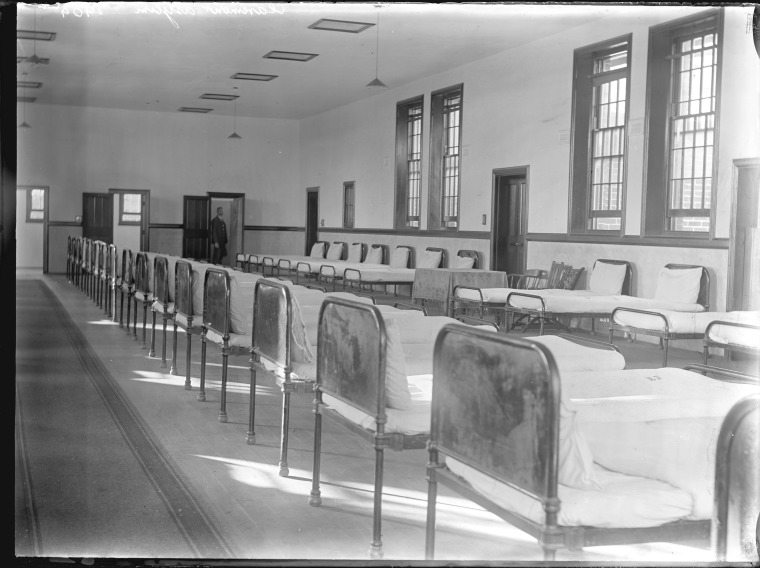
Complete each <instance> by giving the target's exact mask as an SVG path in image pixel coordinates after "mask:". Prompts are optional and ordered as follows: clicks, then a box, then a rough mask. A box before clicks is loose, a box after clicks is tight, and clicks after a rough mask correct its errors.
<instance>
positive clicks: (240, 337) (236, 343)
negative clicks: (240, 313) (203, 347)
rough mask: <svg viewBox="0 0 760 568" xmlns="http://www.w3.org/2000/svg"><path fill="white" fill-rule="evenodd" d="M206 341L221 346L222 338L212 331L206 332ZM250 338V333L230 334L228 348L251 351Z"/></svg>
mask: <svg viewBox="0 0 760 568" xmlns="http://www.w3.org/2000/svg"><path fill="white" fill-rule="evenodd" d="M206 340H207V341H210V342H211V343H213V344H215V345H222V336H221V334H219V333H216V332H215V331H212V330H210V329H209V330H207V331H206ZM251 343H252V338H251V334H250V333H232V332H230V340H229V343H228V345H229V346H230V347H237V348H239V349H248V350H249V351H250V349H251Z"/></svg>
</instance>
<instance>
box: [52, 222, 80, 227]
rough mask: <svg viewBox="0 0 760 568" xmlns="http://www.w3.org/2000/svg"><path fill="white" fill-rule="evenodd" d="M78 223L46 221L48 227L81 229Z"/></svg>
mask: <svg viewBox="0 0 760 568" xmlns="http://www.w3.org/2000/svg"><path fill="white" fill-rule="evenodd" d="M81 226H82V223H81V222H79V221H48V227H81Z"/></svg>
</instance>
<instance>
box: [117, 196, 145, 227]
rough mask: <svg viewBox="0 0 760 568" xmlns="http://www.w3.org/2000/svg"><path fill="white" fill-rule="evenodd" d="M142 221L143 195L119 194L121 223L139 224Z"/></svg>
mask: <svg viewBox="0 0 760 568" xmlns="http://www.w3.org/2000/svg"><path fill="white" fill-rule="evenodd" d="M141 221H142V195H140V194H139V193H120V194H119V225H139V224H140V222H141Z"/></svg>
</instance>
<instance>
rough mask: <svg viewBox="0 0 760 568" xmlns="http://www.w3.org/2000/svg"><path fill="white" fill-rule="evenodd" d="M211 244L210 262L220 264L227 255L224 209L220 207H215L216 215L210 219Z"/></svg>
mask: <svg viewBox="0 0 760 568" xmlns="http://www.w3.org/2000/svg"><path fill="white" fill-rule="evenodd" d="M211 246H212V247H213V252H212V253H211V262H212V263H213V264H221V263H222V259H223V258H224V257H225V256H227V225H225V224H224V210H223V209H222V208H221V207H217V208H216V217H214V218H213V219H211Z"/></svg>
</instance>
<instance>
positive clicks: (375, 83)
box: [367, 4, 388, 89]
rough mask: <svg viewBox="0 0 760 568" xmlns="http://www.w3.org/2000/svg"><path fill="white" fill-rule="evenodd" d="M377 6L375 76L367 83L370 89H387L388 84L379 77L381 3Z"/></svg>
mask: <svg viewBox="0 0 760 568" xmlns="http://www.w3.org/2000/svg"><path fill="white" fill-rule="evenodd" d="M375 7H376V8H377V28H376V29H375V31H376V32H377V36H376V37H377V41H376V45H375V78H374V79H372V80H371V81H370V82H369V83H367V87H369V88H370V89H387V88H388V85H386V84H385V83H383V82H382V81H381V80H380V79H378V78H377V70H378V67H379V65H380V4H375Z"/></svg>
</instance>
